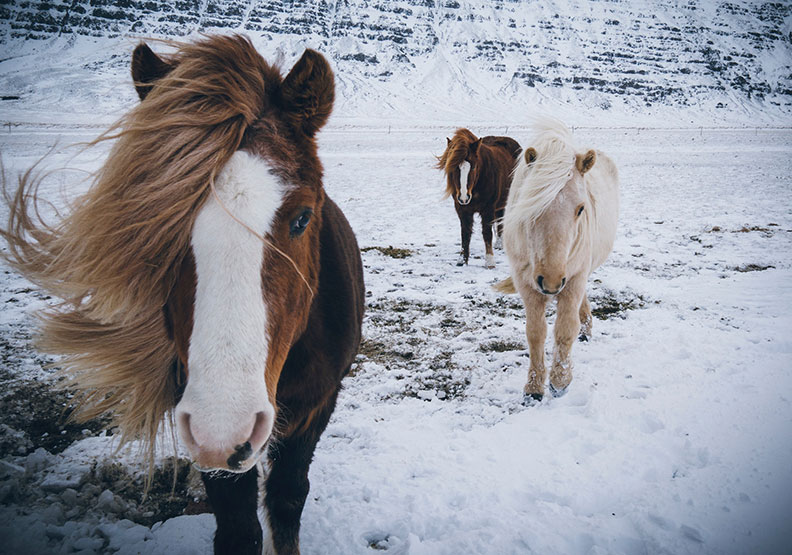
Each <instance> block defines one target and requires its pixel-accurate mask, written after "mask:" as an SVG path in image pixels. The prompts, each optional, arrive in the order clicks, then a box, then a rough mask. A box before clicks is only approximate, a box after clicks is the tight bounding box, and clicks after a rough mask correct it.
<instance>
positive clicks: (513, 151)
mask: <svg viewBox="0 0 792 555" xmlns="http://www.w3.org/2000/svg"><path fill="white" fill-rule="evenodd" d="M446 143H447V144H446V149H445V151H444V152H443V154H441V155H440V156H437V157H436V158H437V164H436V166H435V167H436V168H437V169H439V170H443V171H444V172H445V175H446V189H445V194H444V198H448V197H453V199H454V208H455V209H456V213H457V216H458V217H459V225H460V228H461V231H462V252H461V253H460V255H459V260H458V261H457V266H463V265H466V264H467V263H468V258H469V256H470V235H471V233H472V232H473V215H474V214H475V213H476V212H478V214H479V217H480V218H481V233H482V236H483V237H484V246H485V249H486V256H485V266H486V267H487V268H494V267H495V256H494V254H493V251H492V231H493V224H494V225H495V228H496V229H495V233H496V236H497V243H496V247H498V248H500V243H501V236H502V225H501V223H500V220H501V218H502V217H503V210H504V207H505V205H506V198H507V195H508V194H509V183H510V179H511V172H512V170H513V169H514V165H515V164H516V163H517V160H518V159H519V156H520V151H521V150H522V149H521V148H520V145H519V144H518V143H517V141H515V140H514V139H512V138H511V137H493V136H487V137H482V138H480V139H479V138H478V137H476V136H475V135H474V134H473V133H471V132H470V131H469V130H468V129H465V128H459V129H457V130H456V132H455V133H454V137H453V138H451V139H449V138H446Z"/></svg>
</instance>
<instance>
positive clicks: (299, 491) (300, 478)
mask: <svg viewBox="0 0 792 555" xmlns="http://www.w3.org/2000/svg"><path fill="white" fill-rule="evenodd" d="M337 395H338V393H337V392H336V393H334V394H333V396H332V398H331V399H329V400H328V401H327V402H326V403H325V406H324V407H323V408H322V410H321V411H319V412H318V413H317V414H316V415H315V416H314V417H313V419H312V420H310V422H308V423H307V427H305V428H304V429H301V430H299V431H298V432H296V433H295V434H294V435H292V436H289V437H286V438H283V439H281V440H279V441H278V443H277V444H275V445H273V446H272V447H271V448H270V452H269V456H270V473H269V476H267V481H266V492H265V494H264V504H265V505H266V507H267V513H268V518H269V526H270V531H271V532H272V546H273V547H274V549H275V553H277V554H278V555H284V554H295V553H299V552H300V517H301V515H302V511H303V506H304V505H305V498H306V497H307V496H308V490H309V488H310V483H309V482H308V467H309V466H310V464H311V460H312V459H313V453H314V450H315V449H316V443H317V442H318V441H319V437H320V436H321V435H322V432H323V431H324V429H325V428H326V427H327V422H328V421H329V420H330V415H331V414H332V413H333V409H334V408H335V404H336V397H337ZM304 426H306V425H304Z"/></svg>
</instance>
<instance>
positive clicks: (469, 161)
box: [446, 139, 481, 206]
mask: <svg viewBox="0 0 792 555" xmlns="http://www.w3.org/2000/svg"><path fill="white" fill-rule="evenodd" d="M447 140H448V147H449V148H450V147H451V139H447ZM480 144H481V139H478V140H476V141H474V142H472V143H470V145H469V146H468V147H467V150H466V152H465V154H464V158H461V159H460V161H459V164H458V165H456V167H451V168H448V171H447V174H446V179H447V180H448V183H447V190H448V191H449V193H451V194H452V195H453V197H454V200H455V201H456V202H457V203H458V204H460V205H462V206H467V205H468V204H470V202H471V201H472V200H473V197H474V194H475V187H476V183H477V182H478V177H479V169H480V164H479V148H478V147H479V145H480Z"/></svg>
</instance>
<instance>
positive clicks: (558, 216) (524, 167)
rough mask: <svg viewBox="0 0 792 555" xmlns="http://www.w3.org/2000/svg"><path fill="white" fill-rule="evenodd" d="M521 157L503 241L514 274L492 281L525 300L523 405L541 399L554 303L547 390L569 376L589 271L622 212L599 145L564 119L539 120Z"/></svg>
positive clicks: (607, 246) (584, 328)
mask: <svg viewBox="0 0 792 555" xmlns="http://www.w3.org/2000/svg"><path fill="white" fill-rule="evenodd" d="M534 127H535V133H536V136H535V137H534V139H533V142H532V143H531V144H532V146H531V147H529V148H526V149H525V151H524V152H523V153H522V156H521V157H520V161H519V163H518V165H517V167H516V168H515V171H514V178H513V181H512V185H511V190H510V191H509V198H508V201H507V203H506V213H505V215H504V220H503V241H504V248H505V250H506V255H507V257H508V259H509V263H510V267H511V272H510V273H511V276H510V277H509V278H508V279H506V280H504V281H501V282H499V283H498V284H496V285H495V289H496V290H498V291H500V292H502V293H514V292H519V293H520V295H521V297H522V300H523V303H524V305H525V316H526V319H527V323H526V326H525V331H526V336H527V338H528V349H529V353H530V367H529V370H528V380H527V383H526V384H525V387H524V393H525V397H524V400H525V402H526V404H531V403H534V402H537V401H541V400H542V398H543V396H544V383H545V376H546V369H545V362H544V345H545V337H546V335H547V323H546V322H545V308H546V305H547V303H548V302H549V301H551V300H553V299H557V300H558V307H557V308H558V310H557V316H556V322H555V330H554V331H555V348H554V353H553V360H552V369H551V371H550V389H551V392H552V393H553V394H554V395H562V394H563V393H564V392H565V391H566V389H567V387H568V386H569V384H570V382H571V381H572V359H571V351H572V345H573V343H574V341H575V338H576V337H577V336H578V333H580V334H581V335H580V337H581V339H583V340H587V339H588V337H589V336H590V335H591V327H592V316H591V306H590V304H589V301H588V298H587V296H586V281H587V280H588V277H589V275H590V274H591V272H593V271H594V270H595V269H596V268H598V267H599V266H600V265H601V264H602V263H603V262H605V260H606V259H607V257H608V255H609V254H610V252H611V251H612V250H613V242H614V239H615V237H616V227H617V222H618V212H619V175H618V170H617V168H616V165H615V164H614V162H613V160H611V159H610V158H609V157H608V156H606V155H605V154H603V153H602V152H600V151H599V150H585V151H583V150H579V149H577V148H576V147H575V146H574V142H573V137H572V133H571V132H570V131H569V129H568V128H567V127H566V126H565V125H564V124H563V123H561V122H559V121H557V120H552V119H545V120H539V121H537V122H536V124H535V126H534Z"/></svg>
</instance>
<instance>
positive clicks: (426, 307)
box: [0, 114, 792, 555]
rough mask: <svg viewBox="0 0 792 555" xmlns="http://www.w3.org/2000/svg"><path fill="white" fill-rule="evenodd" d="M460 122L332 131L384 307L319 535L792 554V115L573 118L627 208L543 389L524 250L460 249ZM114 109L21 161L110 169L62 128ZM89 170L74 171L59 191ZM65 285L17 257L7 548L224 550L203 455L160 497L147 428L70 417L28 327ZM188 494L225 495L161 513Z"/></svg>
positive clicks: (369, 546)
mask: <svg viewBox="0 0 792 555" xmlns="http://www.w3.org/2000/svg"><path fill="white" fill-rule="evenodd" d="M561 115H563V114H561ZM463 123H465V122H464V121H463V120H462V119H460V120H459V121H457V122H452V123H449V124H448V125H447V126H439V125H437V126H426V125H423V126H422V125H421V122H419V121H415V122H407V123H405V124H404V125H403V126H402V127H399V128H396V127H394V126H391V127H382V128H379V127H376V126H373V125H372V126H369V127H366V126H361V125H359V122H352V123H345V120H343V119H335V120H333V122H332V124H331V126H330V127H328V129H326V130H325V131H323V132H322V134H321V136H320V143H321V150H320V155H321V158H322V160H323V162H324V164H325V170H326V178H325V183H326V188H327V190H328V192H329V194H330V195H331V196H332V197H333V198H334V200H335V201H336V202H337V203H338V204H339V205H340V206H341V207H342V209H343V210H344V211H345V213H346V214H347V217H348V218H349V220H350V221H351V223H352V227H353V228H354V230H355V232H356V234H357V237H358V242H359V243H360V246H361V247H362V248H363V249H364V251H365V252H364V253H363V261H364V264H365V270H366V274H365V277H366V289H367V295H368V306H367V314H366V319H365V323H364V342H363V345H362V347H361V355H360V356H359V358H358V363H357V364H356V366H355V367H354V368H353V373H352V375H350V376H349V377H347V378H346V379H345V380H344V386H345V389H344V391H343V392H342V394H341V396H340V398H339V403H338V408H337V410H336V412H335V414H334V416H333V419H332V420H331V422H330V425H329V426H328V428H327V431H326V432H325V434H324V436H323V438H322V440H321V442H320V444H319V446H318V448H317V450H316V454H315V460H314V463H313V465H312V467H311V474H310V479H311V492H310V494H309V497H308V500H307V503H306V507H305V511H304V513H303V518H302V532H301V542H302V548H303V552H304V553H323V554H365V553H376V552H380V551H383V552H387V553H392V554H411V555H423V554H449V555H450V554H460V553H492V554H512V553H514V554H517V553H520V554H522V553H536V554H571V555H578V554H579V555H604V554H629V555H632V554H641V553H646V554H656V553H668V554H683V553H695V554H701V553H704V554H731V553H735V554H736V553H765V554H773V553H779V554H780V553H789V549H790V545H792V543H791V542H792V530H790V528H789V522H790V515H792V462H791V461H792V315H790V309H792V202H790V201H791V200H792V131H790V130H789V129H775V130H772V129H758V130H757V129H707V128H695V129H686V130H685V129H648V128H640V129H639V128H624V129H607V128H580V129H576V130H575V133H576V135H577V137H578V139H579V142H580V143H581V145H583V146H585V147H589V146H591V147H596V148H599V149H601V150H603V151H605V152H606V153H608V154H609V155H611V156H612V157H613V158H614V159H615V160H616V162H617V164H618V166H619V168H620V172H621V182H622V209H621V216H620V229H619V234H618V239H617V241H616V246H615V249H614V252H613V254H612V255H611V257H610V259H609V260H608V262H607V263H606V264H605V265H604V266H603V267H602V268H600V269H599V270H598V271H597V272H595V274H594V275H593V276H592V281H591V284H590V289H589V294H590V298H591V299H592V304H593V307H594V309H595V315H596V318H595V322H594V334H593V337H592V340H591V341H589V342H587V343H580V342H579V343H578V344H577V345H576V346H575V347H574V351H573V360H574V362H575V371H574V372H575V377H574V380H573V382H572V385H571V387H570V389H569V391H568V393H567V394H566V395H565V396H563V397H560V398H546V399H545V400H544V401H543V402H542V403H541V404H539V405H536V406H532V407H524V406H523V405H522V404H521V401H522V386H523V384H524V382H525V379H526V371H527V367H528V361H527V356H528V353H527V344H526V342H525V335H524V326H525V319H524V315H523V311H522V307H521V304H520V300H519V298H518V297H516V296H504V295H500V294H498V293H495V292H494V291H492V290H491V288H490V285H491V284H492V283H494V282H495V281H496V280H498V279H502V278H503V277H505V276H506V275H507V274H508V266H507V259H506V256H505V254H504V253H503V252H499V251H496V261H497V268H496V269H495V270H487V269H485V268H484V258H483V254H484V247H483V242H482V240H481V237H480V228H479V226H478V223H477V225H476V228H475V230H474V237H473V240H472V242H471V262H470V266H468V267H463V268H458V267H456V266H455V265H454V262H455V261H456V258H457V252H458V248H459V225H458V222H457V219H456V214H455V212H454V210H453V207H452V204H451V201H450V200H442V199H441V194H442V189H443V179H442V176H441V175H440V172H438V171H437V170H435V169H433V167H432V166H433V163H434V158H433V156H432V155H433V154H439V153H440V152H441V150H442V148H444V145H445V137H446V136H448V135H450V134H451V133H452V132H453V128H454V126H455V125H458V124H463ZM603 123H605V122H603ZM779 123H780V124H783V122H779ZM472 130H473V131H474V132H475V133H476V134H478V135H486V134H504V133H508V134H509V135H511V136H513V137H514V138H515V139H517V140H518V141H519V142H520V143H521V144H523V145H524V146H528V145H526V144H525V143H526V141H527V140H528V138H529V137H530V132H529V130H528V129H527V128H525V127H515V126H514V125H513V123H512V124H511V125H509V126H508V127H507V125H506V124H504V125H501V126H497V127H495V126H492V127H481V126H478V127H474V128H473V129H472ZM99 131H100V129H99V128H98V127H90V126H89V127H85V128H81V127H78V126H74V125H67V124H62V125H58V126H55V125H46V124H42V125H18V126H8V127H6V128H3V129H1V130H0V151H2V155H3V163H4V164H5V170H6V172H7V174H8V175H15V174H16V173H17V172H18V171H20V170H23V169H25V168H26V167H28V166H29V165H31V164H32V163H33V162H35V160H36V159H37V158H38V157H40V156H41V155H43V154H45V153H46V152H48V151H49V150H50V149H51V148H53V146H54V150H53V152H52V156H51V165H52V166H56V167H57V166H59V165H68V166H69V167H72V168H81V169H89V170H90V169H95V168H96V167H97V164H98V163H100V162H99V160H101V154H102V152H103V151H104V150H103V149H97V152H94V153H93V154H90V155H88V154H80V155H79V156H78V157H77V158H76V159H70V157H71V155H72V154H74V152H75V151H74V149H69V148H67V145H69V144H70V143H73V142H78V141H84V140H89V139H91V138H93V137H94V136H95V135H96V134H97V133H98V132H99ZM79 178H80V175H79V173H77V172H71V173H67V174H65V175H64V174H61V175H60V176H55V177H54V178H53V180H52V181H51V182H50V183H49V184H48V188H47V189H46V196H47V198H48V199H51V200H52V201H53V202H55V203H56V204H60V203H61V202H62V201H61V200H60V199H61V190H64V191H66V192H67V194H74V193H75V192H77V191H79V190H80V188H79V186H75V185H74V183H75V181H76V180H77V179H79ZM5 217H6V210H5V208H2V209H0V218H2V219H3V220H4V219H5ZM46 303H47V299H46V298H44V297H43V296H42V295H41V294H39V293H38V292H36V291H35V290H32V289H31V286H30V285H29V284H28V283H27V282H25V281H24V280H22V279H21V278H19V277H18V276H16V275H14V274H13V273H12V272H10V271H8V270H6V269H5V268H3V272H2V274H0V355H2V361H3V363H2V368H0V380H1V381H2V392H0V403H1V404H0V409H2V422H0V503H2V504H0V552H5V553H19V554H22V553H71V552H75V551H76V552H80V553H123V554H135V553H143V554H154V553H169V554H188V553H211V538H212V534H213V532H214V519H213V517H212V516H211V515H208V514H205V510H206V509H205V505H204V504H202V500H201V496H202V492H201V490H200V488H196V486H195V483H196V482H195V476H194V475H189V474H188V472H187V469H186V467H185V468H184V469H183V472H181V473H180V475H179V484H178V487H177V494H176V496H175V497H174V499H171V500H170V501H167V498H168V497H169V491H170V476H171V474H170V471H169V470H166V471H164V472H163V473H162V474H163V476H164V478H163V477H162V476H161V478H162V480H161V481H162V482H163V483H164V484H165V486H164V487H162V488H160V489H162V490H163V491H164V492H165V493H161V494H160V497H161V498H162V499H165V501H163V502H162V503H160V504H159V505H157V507H156V508H155V509H152V508H151V504H150V503H151V499H149V500H147V501H144V500H142V498H141V494H142V490H141V487H140V471H141V469H140V466H139V465H137V464H136V463H135V462H134V456H133V455H134V453H133V452H131V451H129V450H127V451H123V452H122V453H120V454H119V455H117V456H116V457H115V458H114V456H113V451H114V448H115V444H114V442H113V439H114V438H113V436H107V435H104V434H102V433H100V432H99V431H98V430H99V428H100V425H101V423H100V422H95V423H91V424H90V425H88V426H86V427H84V428H85V430H83V429H82V428H83V427H79V426H78V427H75V426H64V425H63V424H62V423H61V422H60V417H61V416H62V414H63V409H64V403H66V402H67V401H68V399H67V398H66V397H65V396H63V395H62V394H55V393H51V390H50V388H49V383H50V381H51V377H50V376H51V374H50V371H48V370H44V369H42V364H43V363H44V362H46V360H47V359H45V358H44V357H42V356H40V355H38V354H37V353H35V352H34V351H32V350H31V347H30V339H31V334H32V330H33V324H34V320H33V316H32V312H33V311H34V310H35V309H38V308H41V307H43V306H46ZM550 312H551V320H552V310H551V311H550ZM551 337H552V335H549V337H548V350H549V349H550V348H551V344H550V343H549V342H550V341H551V339H550V338H551ZM45 411H46V415H49V416H46V415H44V414H45ZM42 415H44V416H42ZM61 436H62V437H61ZM167 454H168V451H167V449H166V450H165V452H164V455H167ZM180 500H181V501H180ZM168 502H172V503H174V504H175V505H176V506H177V507H178V510H176V511H174V510H172V509H171V510H170V512H168V510H167V507H165V506H166V505H167V503H168ZM147 503H148V504H147ZM179 503H181V504H179ZM163 507H165V508H163ZM182 510H185V511H186V512H187V513H201V512H204V514H187V515H184V516H178V517H175V518H170V519H168V520H166V521H164V522H161V519H160V520H158V518H159V516H160V515H166V516H171V515H172V514H178V513H180V512H182ZM163 518H164V517H163Z"/></svg>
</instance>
